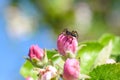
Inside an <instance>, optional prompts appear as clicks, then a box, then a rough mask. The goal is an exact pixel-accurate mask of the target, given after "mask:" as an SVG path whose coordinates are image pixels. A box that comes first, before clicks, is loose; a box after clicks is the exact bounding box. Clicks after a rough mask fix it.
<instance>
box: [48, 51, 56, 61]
mask: <svg viewBox="0 0 120 80" xmlns="http://www.w3.org/2000/svg"><path fill="white" fill-rule="evenodd" d="M46 52H47V57H48V59H51V58H52V57H53V56H54V55H56V54H58V52H57V51H56V50H46Z"/></svg>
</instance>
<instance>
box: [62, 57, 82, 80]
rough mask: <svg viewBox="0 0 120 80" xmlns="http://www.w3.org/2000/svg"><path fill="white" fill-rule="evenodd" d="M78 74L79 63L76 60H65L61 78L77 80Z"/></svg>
mask: <svg viewBox="0 0 120 80" xmlns="http://www.w3.org/2000/svg"><path fill="white" fill-rule="evenodd" d="M79 73H80V66H79V62H78V61H77V60H76V59H67V60H66V62H65V64H64V72H63V78H64V79H65V80H78V77H79Z"/></svg>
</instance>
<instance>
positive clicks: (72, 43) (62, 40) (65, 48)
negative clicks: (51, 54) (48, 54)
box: [57, 33, 78, 55]
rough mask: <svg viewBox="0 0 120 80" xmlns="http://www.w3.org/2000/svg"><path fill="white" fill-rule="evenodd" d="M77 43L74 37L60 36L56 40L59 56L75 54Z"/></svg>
mask: <svg viewBox="0 0 120 80" xmlns="http://www.w3.org/2000/svg"><path fill="white" fill-rule="evenodd" d="M77 46H78V42H77V39H76V37H74V36H72V35H67V34H64V33H62V34H60V35H59V36H58V40H57V48H58V51H59V53H60V54H61V55H66V54H67V53H75V52H76V50H77Z"/></svg>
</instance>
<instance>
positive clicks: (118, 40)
mask: <svg viewBox="0 0 120 80" xmlns="http://www.w3.org/2000/svg"><path fill="white" fill-rule="evenodd" d="M110 41H112V43H113V49H112V54H115V55H117V54H119V55H120V37H118V36H115V35H112V34H105V35H103V36H102V37H101V38H100V40H99V42H100V43H101V44H102V45H107V44H108V43H109V42H110Z"/></svg>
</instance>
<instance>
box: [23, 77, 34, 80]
mask: <svg viewBox="0 0 120 80" xmlns="http://www.w3.org/2000/svg"><path fill="white" fill-rule="evenodd" d="M25 80H33V78H32V77H27V78H26V79H25Z"/></svg>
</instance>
